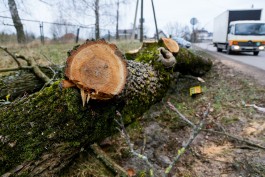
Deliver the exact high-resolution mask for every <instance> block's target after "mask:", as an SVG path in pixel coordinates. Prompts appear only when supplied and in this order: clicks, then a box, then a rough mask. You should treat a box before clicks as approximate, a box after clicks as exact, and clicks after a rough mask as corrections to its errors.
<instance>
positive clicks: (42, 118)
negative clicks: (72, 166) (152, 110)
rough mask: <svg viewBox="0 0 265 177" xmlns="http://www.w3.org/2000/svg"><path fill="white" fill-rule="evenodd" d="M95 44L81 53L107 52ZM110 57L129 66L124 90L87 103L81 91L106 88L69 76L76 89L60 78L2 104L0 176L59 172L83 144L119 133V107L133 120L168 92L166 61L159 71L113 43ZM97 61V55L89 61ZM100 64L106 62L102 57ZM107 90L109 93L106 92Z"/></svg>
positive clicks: (94, 92)
mask: <svg viewBox="0 0 265 177" xmlns="http://www.w3.org/2000/svg"><path fill="white" fill-rule="evenodd" d="M103 43H104V42H103ZM96 45H97V47H96V48H101V47H103V49H104V50H105V49H106V47H107V44H105V43H104V45H103V44H101V43H97V44H96ZM92 46H93V45H92ZM90 47H91V46H89V45H88V46H87V47H86V48H83V49H82V51H84V52H90V54H91V55H90V56H95V58H97V56H101V55H102V54H100V55H97V54H96V52H95V51H92V53H91V50H90V49H91V48H90ZM112 47H113V46H112ZM81 48H82V47H81ZM78 50H79V49H77V51H78ZM93 50H94V49H93ZM104 50H100V51H101V52H102V51H104ZM79 54H80V55H79ZM81 54H82V55H83V53H82V52H81V50H80V52H76V53H75V52H73V55H74V56H75V57H80V56H82V55H81ZM73 55H72V56H73ZM105 55H106V56H108V55H113V56H115V57H117V58H120V60H122V61H123V62H124V64H125V67H126V71H127V72H126V73H127V74H126V76H127V77H126V82H125V85H124V86H122V87H123V89H122V91H121V92H120V93H119V94H117V95H113V96H112V97H108V99H105V100H102V99H101V97H97V96H95V97H93V96H91V99H90V100H89V102H88V103H86V104H85V106H83V105H82V97H81V96H80V90H82V89H83V90H84V91H86V92H87V93H88V92H89V94H91V95H96V94H100V93H101V90H100V89H99V90H96V89H95V88H93V85H89V84H88V85H89V86H84V83H81V81H82V80H79V81H77V80H78V78H76V76H75V78H71V77H69V76H68V79H69V81H71V82H73V83H74V84H76V86H77V87H73V88H67V89H65V88H61V84H60V83H59V82H56V83H54V84H53V85H52V86H51V87H48V88H45V89H44V90H42V91H40V92H37V93H35V94H33V95H31V96H29V97H28V98H24V99H21V100H18V101H15V102H13V103H12V104H10V105H8V106H5V107H1V108H0V126H1V127H0V141H1V143H0V149H1V151H0V166H1V168H0V174H4V173H6V175H10V174H12V175H29V176H54V175H56V174H58V173H59V172H60V170H61V169H63V168H64V167H65V166H67V164H68V163H69V162H70V161H71V160H72V159H73V158H74V156H75V155H76V154H77V153H78V152H79V151H80V150H81V149H82V147H85V146H87V145H89V144H91V143H93V142H95V141H99V140H102V139H103V138H106V137H108V136H110V135H112V134H113V133H114V132H115V130H116V128H115V127H117V125H116V123H115V121H114V119H115V118H116V111H117V110H118V111H119V112H121V114H122V115H123V119H124V122H125V123H126V124H130V123H131V122H133V121H134V120H135V119H136V118H137V117H139V116H141V115H142V114H143V113H144V112H145V111H146V110H148V109H149V107H150V106H151V105H153V104H154V103H156V102H158V101H159V100H161V98H162V97H163V96H164V95H165V93H166V91H167V88H168V85H169V83H170V70H167V69H164V68H163V67H162V66H163V65H162V64H161V68H160V69H158V68H156V69H155V68H154V67H153V66H152V65H149V64H143V63H140V62H136V61H125V60H124V59H123V56H122V55H120V53H119V52H118V50H117V49H116V48H114V47H113V50H109V49H108V50H107V52H106V53H105ZM92 60H93V57H92V58H90V59H89V62H88V63H90V61H92ZM97 63H99V64H100V63H101V62H100V59H99V60H98V62H97ZM68 64H69V63H68ZM101 64H102V63H101ZM105 64H106V65H105ZM105 64H104V63H103V65H102V66H103V67H105V68H108V67H110V66H111V65H109V64H108V63H107V61H106V62H105ZM85 65H86V64H85ZM99 66H100V65H99ZM67 67H69V66H67ZM95 68H97V69H95V70H92V71H90V70H87V71H84V72H85V73H86V74H87V78H88V79H89V74H88V73H91V74H92V75H93V73H94V76H93V77H96V76H97V74H96V73H97V71H98V68H99V67H98V66H97V67H95ZM81 69H84V70H86V69H85V68H81ZM90 69H92V68H90ZM102 71H103V70H101V71H100V72H102ZM107 71H109V70H107ZM86 74H85V75H86ZM95 79H96V78H95ZM62 83H65V82H62ZM118 83H120V82H118ZM79 84H80V85H79ZM102 84H104V83H102ZM98 88H100V87H98ZM81 93H82V91H81ZM102 94H103V93H101V94H100V95H102ZM106 94H109V93H108V92H107V91H106ZM103 95H104V94H103Z"/></svg>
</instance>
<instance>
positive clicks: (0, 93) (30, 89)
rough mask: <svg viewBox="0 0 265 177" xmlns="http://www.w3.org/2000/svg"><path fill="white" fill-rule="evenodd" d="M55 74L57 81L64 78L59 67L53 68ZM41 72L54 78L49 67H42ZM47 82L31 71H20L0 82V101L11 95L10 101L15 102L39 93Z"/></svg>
mask: <svg viewBox="0 0 265 177" xmlns="http://www.w3.org/2000/svg"><path fill="white" fill-rule="evenodd" d="M51 68H52V70H53V71H54V72H55V74H56V75H55V77H54V79H55V80H58V79H59V78H61V77H62V76H63V74H62V70H63V68H60V67H58V66H51ZM40 69H41V71H42V72H43V73H45V74H46V75H47V76H48V77H49V78H52V77H53V76H54V73H53V71H52V70H51V69H49V68H47V67H40ZM44 84H45V82H44V81H43V80H41V79H40V78H39V77H37V76H36V75H35V74H34V72H32V71H31V70H30V69H29V70H26V69H25V70H24V69H23V70H18V71H14V72H12V73H10V74H8V75H5V76H2V77H1V80H0V100H1V99H5V97H6V96H7V95H10V100H14V99H16V98H17V97H21V96H23V95H25V94H26V95H27V94H32V93H34V92H37V91H39V90H40V89H41V88H42V87H43V86H44Z"/></svg>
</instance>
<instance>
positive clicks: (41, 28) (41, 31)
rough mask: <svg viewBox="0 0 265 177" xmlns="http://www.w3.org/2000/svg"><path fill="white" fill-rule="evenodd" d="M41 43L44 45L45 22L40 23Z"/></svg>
mask: <svg viewBox="0 0 265 177" xmlns="http://www.w3.org/2000/svg"><path fill="white" fill-rule="evenodd" d="M40 41H41V43H42V44H43V45H44V32H43V22H40Z"/></svg>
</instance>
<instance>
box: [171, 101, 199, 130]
mask: <svg viewBox="0 0 265 177" xmlns="http://www.w3.org/2000/svg"><path fill="white" fill-rule="evenodd" d="M167 104H168V106H169V108H170V109H171V110H173V111H174V112H176V113H177V114H178V115H179V116H180V118H181V119H182V120H184V121H185V122H186V123H188V124H189V125H190V126H191V127H192V128H196V125H195V124H194V123H192V122H191V121H189V120H188V119H187V118H186V117H185V116H184V115H183V114H181V113H180V112H179V111H178V109H177V108H176V107H175V106H174V105H173V104H172V103H170V102H169V101H168V102H167Z"/></svg>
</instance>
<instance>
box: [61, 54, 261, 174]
mask: <svg viewBox="0 0 265 177" xmlns="http://www.w3.org/2000/svg"><path fill="white" fill-rule="evenodd" d="M197 52H198V53H200V54H202V55H204V56H205V57H210V56H209V55H207V54H205V53H203V52H201V51H197ZM213 61H214V66H213V69H212V70H211V71H210V72H209V73H207V75H206V76H204V77H203V79H204V80H205V81H206V82H205V83H199V82H198V81H195V80H192V79H187V78H182V77H179V78H178V79H177V80H176V81H175V82H173V83H172V86H171V89H170V90H169V92H168V94H167V96H166V97H165V98H164V99H163V100H162V101H161V102H160V103H158V104H156V105H154V106H153V107H152V108H151V109H150V110H149V111H148V112H146V113H145V115H143V116H142V117H140V118H139V120H138V121H137V122H136V123H135V124H133V125H131V126H129V127H128V128H127V131H128V132H129V134H130V136H131V141H132V142H133V144H134V149H135V150H136V151H137V152H142V153H143V154H144V155H146V156H147V157H148V159H149V160H150V161H151V163H152V164H153V165H154V167H155V176H163V173H164V171H165V169H166V167H167V166H168V165H169V164H170V163H171V162H172V160H173V158H174V157H175V156H176V155H177V154H178V150H179V149H181V147H182V145H183V144H184V143H185V142H187V140H188V139H189V136H190V133H191V131H192V129H191V128H190V127H189V126H188V125H187V124H186V123H184V122H183V121H181V120H180V119H179V117H178V115H177V114H175V113H174V112H172V111H171V110H170V109H169V108H168V106H167V104H166V102H167V101H170V102H171V103H172V104H174V105H175V106H176V107H177V108H178V110H179V111H180V112H181V113H182V114H184V115H185V116H186V117H187V118H188V119H189V120H191V121H192V122H194V123H199V122H200V120H201V115H202V114H203V112H204V111H205V109H206V106H207V104H208V103H211V109H210V114H209V116H208V117H207V121H206V126H205V129H206V130H214V131H220V132H224V131H225V132H226V133H228V134H231V135H234V136H236V137H239V138H244V139H246V140H249V141H251V142H254V144H259V145H263V146H265V138H264V137H265V121H264V120H265V114H264V113H262V112H259V111H257V110H256V109H254V108H252V107H246V106H245V103H251V104H252V103H253V104H256V105H258V106H261V107H265V100H264V98H265V89H264V86H262V85H261V84H260V83H258V82H257V81H256V80H255V79H254V77H251V76H248V75H246V74H245V73H242V72H241V71H237V70H235V69H234V68H232V67H235V65H233V66H232V67H231V66H227V65H225V64H223V63H221V62H220V61H219V60H216V59H214V58H213ZM196 85H200V86H202V88H203V93H202V94H200V95H197V96H195V97H190V95H189V88H190V87H192V86H196ZM100 145H101V147H102V149H103V150H104V151H105V152H106V153H107V154H108V155H109V156H110V157H111V158H112V159H114V160H115V161H116V163H118V164H119V165H121V166H122V167H123V168H124V169H125V170H134V171H135V172H136V174H137V176H149V175H148V170H149V168H148V166H147V165H146V163H145V162H143V161H142V160H141V159H139V158H137V157H134V156H132V155H131V153H130V152H129V149H128V146H127V145H126V143H125V140H124V138H123V137H122V136H121V135H120V134H117V135H115V136H113V137H109V138H107V139H106V140H104V141H103V142H101V144H100ZM95 164H96V165H95ZM99 164H100V165H99ZM110 172H111V170H110V169H108V168H105V167H104V165H102V164H101V162H100V161H99V160H98V159H97V158H96V156H95V155H94V154H93V153H92V152H91V150H89V149H86V150H85V151H84V153H83V155H81V157H80V158H78V159H77V160H76V162H75V163H74V164H73V165H72V166H71V167H70V168H69V170H68V171H67V172H66V173H65V174H64V175H63V176H115V173H110ZM170 176H185V177H195V176H196V177H205V176H211V177H239V176H242V177H247V176H251V177H264V176H265V150H264V149H260V148H257V147H254V146H251V145H249V144H247V143H245V142H243V141H239V140H236V139H231V138H229V137H226V136H224V135H219V134H216V133H210V132H207V131H202V132H201V133H200V134H199V135H198V136H197V137H196V139H195V140H194V142H193V143H192V144H191V146H190V148H189V149H188V151H186V152H185V154H184V155H183V156H182V157H181V159H180V160H179V161H178V162H177V163H176V165H175V166H174V168H173V170H172V171H171V173H170Z"/></svg>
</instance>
